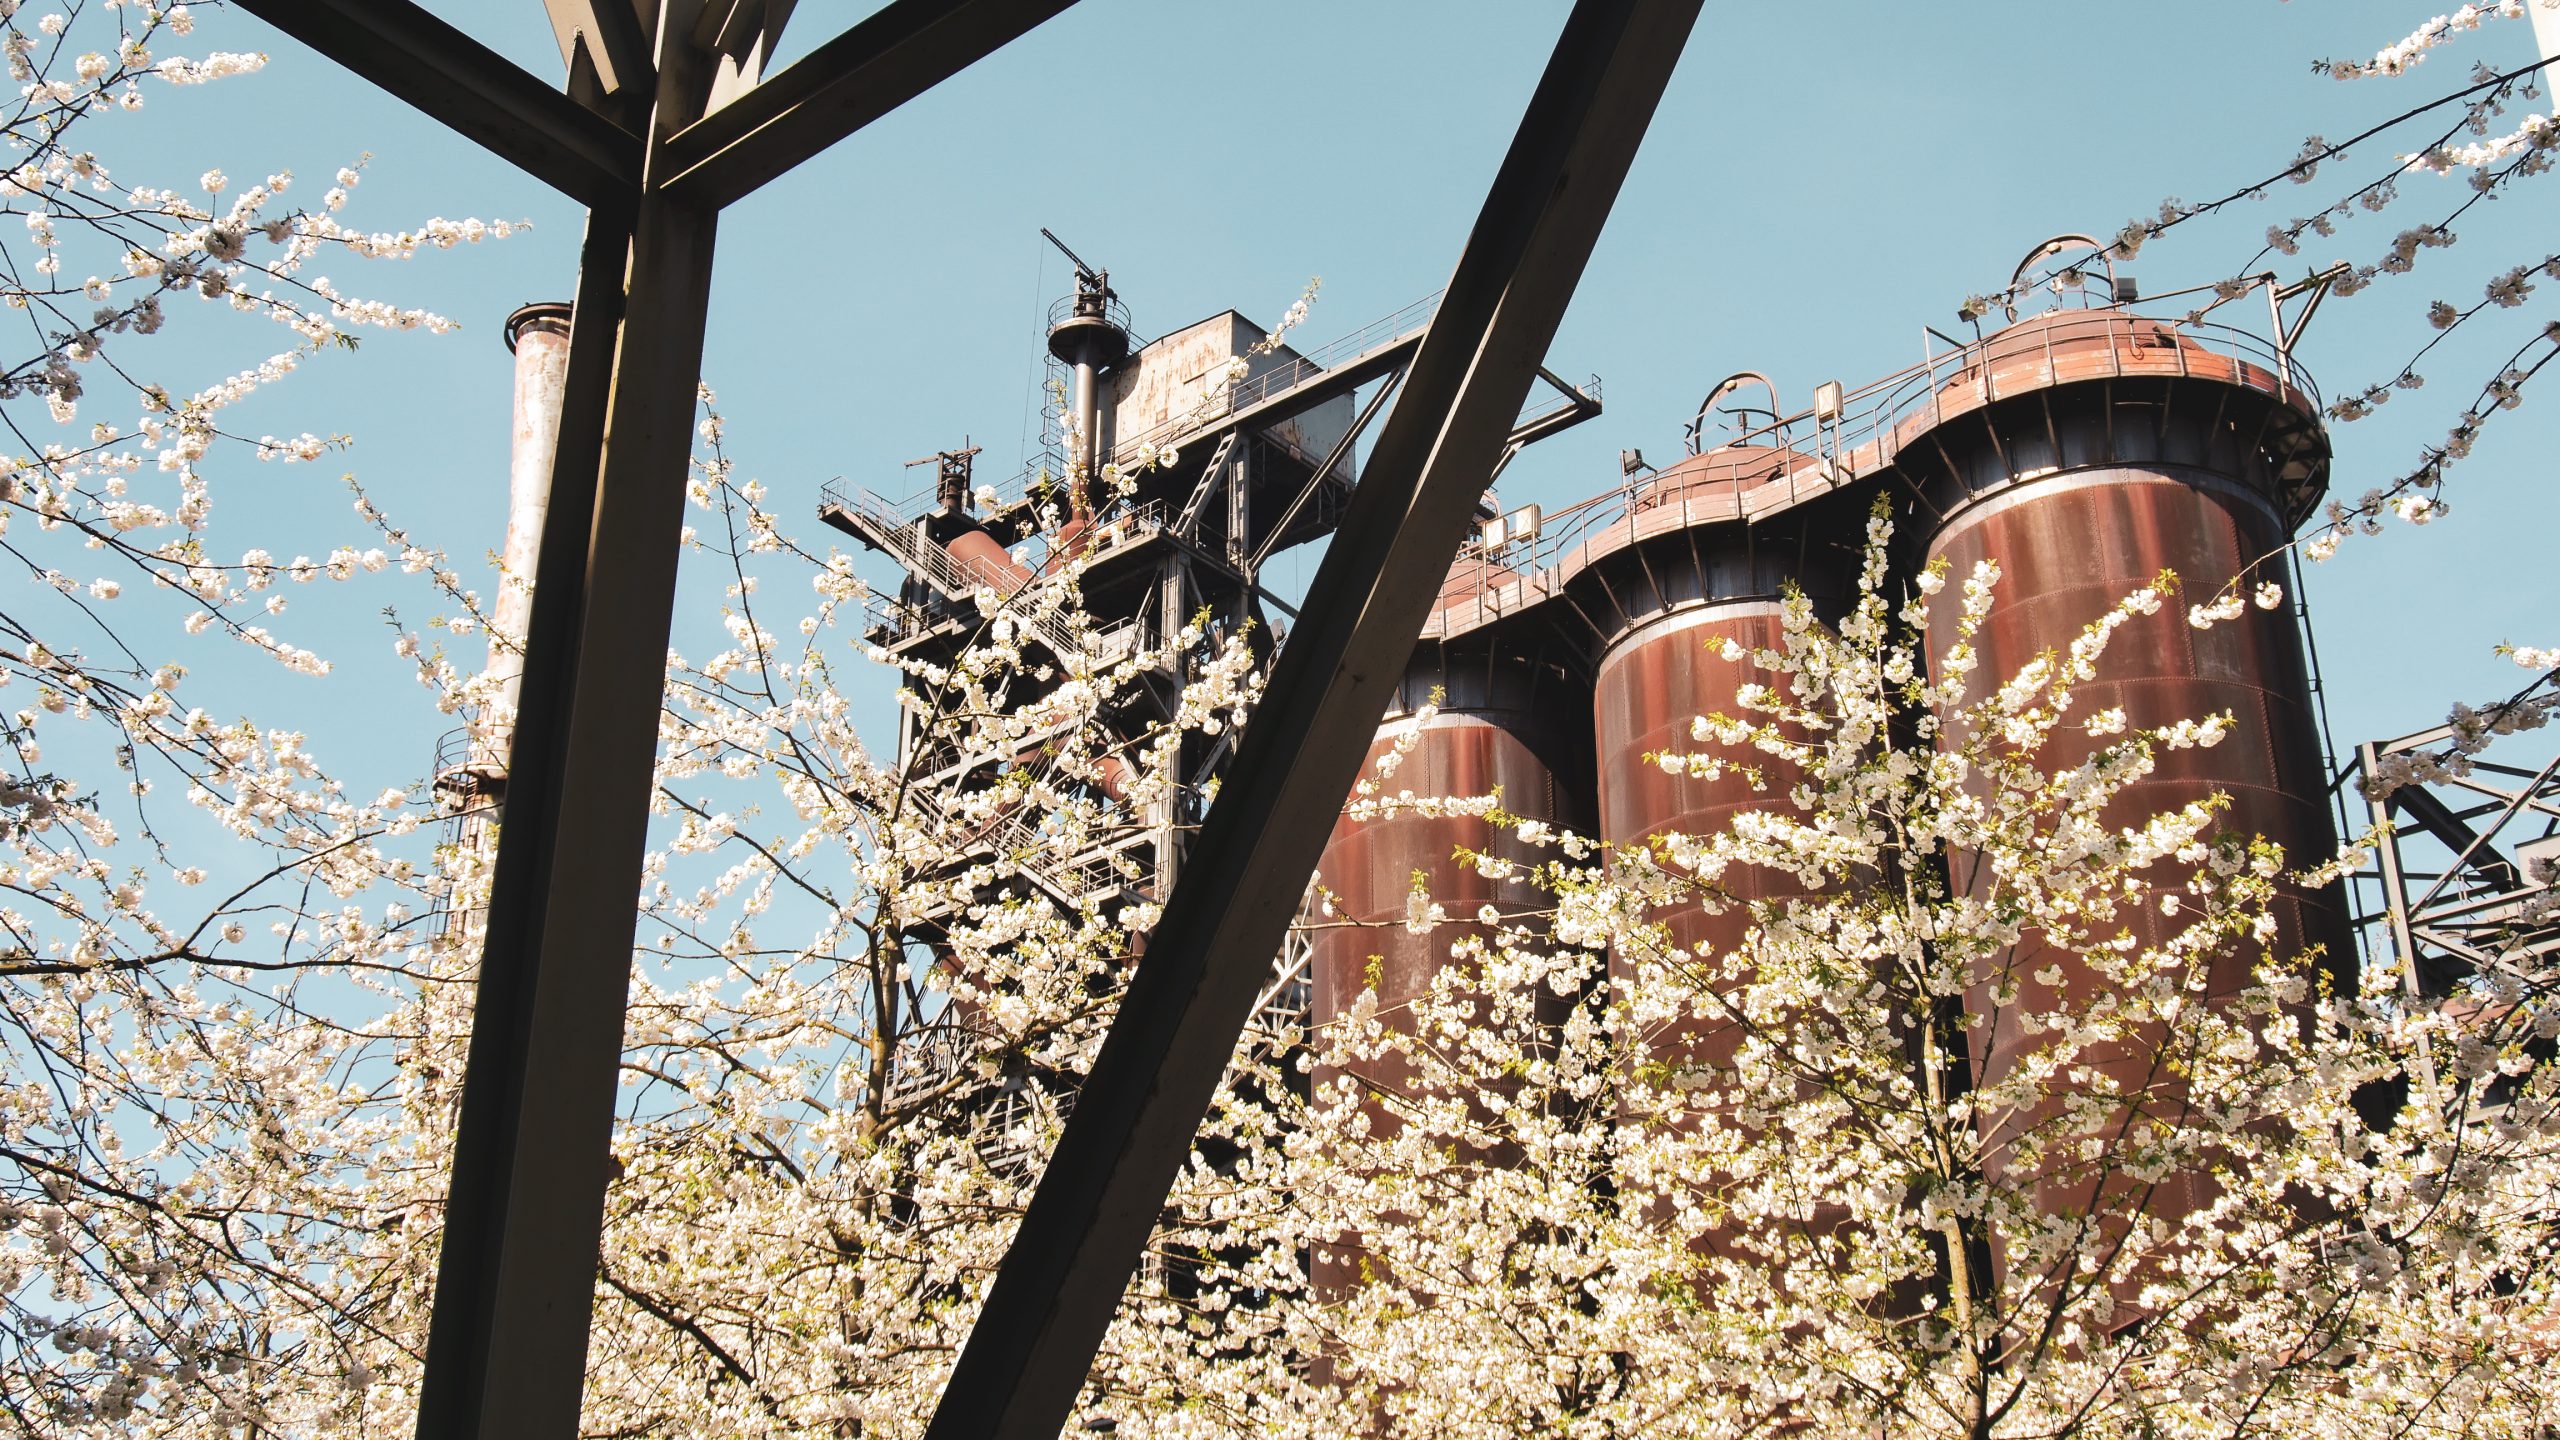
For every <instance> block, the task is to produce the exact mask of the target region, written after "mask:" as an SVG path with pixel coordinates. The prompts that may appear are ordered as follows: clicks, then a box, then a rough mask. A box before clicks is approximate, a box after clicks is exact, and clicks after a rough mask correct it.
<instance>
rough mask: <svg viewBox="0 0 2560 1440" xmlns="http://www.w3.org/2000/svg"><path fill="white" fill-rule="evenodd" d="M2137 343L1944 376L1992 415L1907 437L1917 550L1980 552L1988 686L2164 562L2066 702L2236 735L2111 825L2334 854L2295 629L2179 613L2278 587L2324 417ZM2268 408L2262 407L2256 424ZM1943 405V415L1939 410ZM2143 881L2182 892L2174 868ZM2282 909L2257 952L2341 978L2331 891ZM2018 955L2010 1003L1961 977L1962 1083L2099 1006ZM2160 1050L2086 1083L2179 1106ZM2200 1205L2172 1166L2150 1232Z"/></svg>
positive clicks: (1947, 618)
mask: <svg viewBox="0 0 2560 1440" xmlns="http://www.w3.org/2000/svg"><path fill="white" fill-rule="evenodd" d="M2127 336H2130V343H2127ZM2150 336H2158V338H2156V341H2153V338H2145V331H2140V328H2135V323H2130V320H2109V323H2107V325H2104V328H2097V325H2092V323H2086V320H2081V325H2079V328H2074V331H2061V328H2058V325H2033V323H2030V325H2017V331H2015V333H2004V336H1994V341H1992V343H1987V346H1984V359H1981V364H1979V366H1976V374H1971V377H1966V379H1961V382H1958V384H1961V387H1974V389H1979V392H1989V389H1997V392H1999V395H2004V397H2007V400H2004V402H1999V405H1974V407H1964V410H1961V413H1964V418H1961V420H1951V423H1946V428H1943V430H1938V433H1920V436H1915V446H1912V448H1923V446H1920V443H1923V441H1925V448H1930V451H1935V454H1938V456H1940V464H1938V466H1935V469H1933V471H1928V474H1920V477H1917V479H1920V484H1917V487H1915V489H1917V492H1920V505H1917V510H1920V515H1917V518H1915V520H1917V528H1920V530H1923V533H1925V556H1928V559H1943V561H1948V564H1951V569H1953V577H1956V579H1961V577H1966V574H1971V569H1974V566H1976V564H1979V561H1987V559H1989V561H1997V564H1999V571H2002V577H1999V600H1997V605H1994V610H1992V615H1989V620H1987V623H1984V628H1981V633H1979V635H1976V651H1979V664H1981V669H1979V674H1981V676H1984V682H1987V684H1989V682H1999V679H2004V676H2010V674H2015V671H2017V669H2020V666H2025V664H2028V661H2033V659H2035V656H2040V653H2048V651H2056V648H2066V646H2068V643H2071V641H2074V638H2079V635H2081V630H2084V628H2086V625H2089V623H2092V620H2097V618H2102V615H2104V612H2107V610H2109V607H2112V605H2115V602H2117V600H2120V597H2125V594H2127V592H2132V589H2138V587H2143V584H2150V582H2153V579H2158V577H2161V574H2163V571H2176V577H2179V582H2181V587H2184V597H2171V602H2168V605H2163V607H2161V612H2158V615H2148V618H2135V620H2132V623H2127V625H2125V628H2120V630H2117V633H2115V641H2112V643H2109V648H2107V656H2104V661H2102V666H2099V679H2097V682H2092V684H2079V687H2074V705H2076V710H2079V712H2099V710H2109V707H2122V710H2125V715H2127V723H2130V725H2168V723H2176V720H2202V717H2207V715H2230V717H2232V733H2230V735H2227V738H2225V740H2222V743H2220V746H2214V748H2196V751H2163V753H2161V756H2158V769H2156V771H2153V774H2150V776H2148V779H2143V781H2138V784H2132V787H2127V789H2125V792H2122V794H2120V797H2117V802H2115V807H2112V820H2117V822H2140V820H2145V817H2150V815H2158V812H2166V810H2173V807H2179V805H2186V802H2194V799H2202V797H2207V794H2214V792H2222V794H2227V797H2230V810H2225V815H2222V828H2227V830H2232V833H2240V835H2266V838H2268V840H2276V843H2281V846H2284V848H2286V856H2291V858H2294V861H2299V863H2309V861H2317V858H2319V856H2324V853H2330V848H2332V846H2335V830H2332V825H2330V812H2327V805H2324V789H2327V774H2324V771H2327V766H2324V761H2322V743H2319V730H2317V717H2314V710H2312V692H2309V679H2307V676H2309V671H2307V664H2304V653H2301V638H2299V633H2296V628H2294V620H2291V615H2289V612H2284V610H2255V607H2253V610H2248V615H2243V618H2240V620H2225V623H2220V625H2214V628H2209V630H2196V628H2194V625H2189V620H2186V600H2202V597H2209V594H2214V592H2217V589H2220V587H2225V584H2227V582H2235V579H2243V582H2245V587H2255V582H2258V579H2278V582H2281V579H2284V577H2286V571H2284V566H2281V561H2278V564H2273V569H2255V566H2258V564H2260V559H2263V556H2268V553H2273V551H2276V548H2278V546H2281V543H2284V541H2286V536H2289V518H2291V512H2294V510H2296V507H2299V497H2301V492H2304V489H2307V487H2309V489H2314V492H2317V487H2319V484H2322V482H2324V474H2327V441H2324V436H2319V433H2317V418H2312V415H2307V413H2304V410H2299V405H2304V400H2301V395H2299V392H2294V389H2291V387H2281V384H2273V377H2268V374H2263V372H2260V374H2240V372H2243V369H2245V366H2240V364H2237V361H2227V359H2222V356H2199V354H2189V351H2186V348H2184V346H2179V343H2176V338H2173V336H2168V333H2166V331H2158V328H2153V331H2150ZM2145 346H2148V348H2150V351H2153V354H2158V356H2163V359H2161V361H2158V366H2161V369H2163V372H2168V366H2176V369H2173V372H2168V374H2171V377H2168V379H2161V382H2156V384H2148V387H2135V384H2127V382H2125V379H2120V377H2117V374H2115V372H2120V369H2122V366H2120V364H2117V361H2120V356H2122V354H2127V351H2130V354H2143V348H2145ZM2089 356H2109V359H2107V361H2104V364H2107V369H2102V372H2099V377H2104V384H2076V379H2081V377H2079V374H2076V372H2079V369H2081V366H2084V364H2089ZM2209 361H2220V364H2209ZM2035 389H2043V395H2035ZM2028 395H2033V400H2028ZM2263 397H2273V400H2278V405H2276V407H2273V410H2268V407H2266V405H2263ZM1953 413H1958V407H1943V410H1940V415H1953ZM2278 418H2284V420H2286V425H2289V428H2291V430H2294V436H2307V438H2294V441H2286V443H2276V441H2271V438H2268V436H2271V433H2276V430H2278ZM2314 441H2317V443H2314ZM1951 625H1953V607H1946V605H1943V607H1940V615H1935V618H1933V638H1930V646H1933V653H1935V651H1938V648H1943V646H1946V643H1948V633H1951ZM2099 743H2102V740H2097V738H2084V735H2076V733H2056V738H2053V740H2051V743H2048V751H2045V753H2043V756H2040V764H2043V766H2045V769H2058V766H2068V764H2076V761H2079V758H2084V756H2086V753H2089V751H2094V748H2097V746H2099ZM1956 869H1958V874H1956V884H1958V887H1971V884H1979V876H1974V874H1969V866H1966V863H1964V858H1956ZM2156 879H2163V881H2168V884H2176V879H2179V876H2173V874H2163V876H2156ZM2276 917H2278V938H2276V940H2273V945H2271V948H2273V951H2276V953H2291V951H2299V948H2304V945H2324V948H2327V956H2330V961H2332V976H2337V979H2340V981H2345V984H2353V958H2350V956H2353V951H2350V935H2348V917H2345V907H2342V899H2340V894H2337V892H2335V889H2322V892H2286V894H2284V897H2281V899H2278V904H2276ZM2179 925H2181V920H2176V917H2163V915H2161V912H2158V910H2156V907H2150V910H2145V912H2140V915H2138V917H2132V930H2135V935H2138V938H2143V940H2161V938H2166V935H2171V933H2173V930H2176V928H2179ZM2253 958H2255V953H2232V956H2222V958H2217V961H2214V966H2212V974H2209V979H2207V992H2209V999H2212V997H2230V994H2235V992H2237V989H2240V986H2243V984H2245V981H2248V969H2250V963H2253ZM2015 961H2017V963H2015V971H2017V974H2015V976H2010V979H2015V984H2017V989H2020V997H2017V1004H2012V1007H1997V1004H1994V1002H1992V984H1976V986H1974V992H1971V994H1969V1002H1966V1004H1969V1007H1971V1010H1974V1012H1976V1015H1984V1022H1981V1025H1979V1027H1971V1030H1969V1043H1971V1063H1974V1074H1976V1076H1979V1079H1984V1081H1989V1079H1997V1076H2002V1074H2007V1071H2010V1068H2012V1066H2015V1063H2017V1061H2020V1058H2022V1056H2025V1053H2030V1048H2033V1045H2038V1040H2035V1038H2030V1035H2025V1033H2022V1027H2020V1022H2017V1015H2020V1010H2043V1007H2051V1004H2056V999H2061V1002H2063V1004H2089V1002H2094V999H2099V992H2102V981H2099V979H2097V976H2092V974H2089V971H2086V969H2084V966H2081V963H2076V961H2071V958H2068V956H2051V953H2035V956H2033V958H2030V956H2028V953H2025V951H2020V953H2017V956H2015ZM2048 961H2061V966H2063V979H2061V986H2058V989H2061V997H2056V992H2053V989H2048V986H2040V984H2035V979H2033V971H2040V969H2045V963H2048ZM1984 979H1987V981H1989V976H1984ZM2153 1043H2156V1035H2143V1033H2135V1035H2127V1038H2125V1043H2122V1048H2120V1051H2112V1053H2104V1056H2099V1066H2097V1068H2102V1071H2104V1074H2107V1076H2109V1079H2112V1081H2117V1084H2122V1086H2125V1089H2127V1092H2132V1094H2145V1097H2148V1104H2153V1107H2173V1104H2179V1099H2181V1097H2179V1094H2176V1089H2173V1081H2168V1079H2163V1074H2161V1071H2158V1068H2156V1056H2153ZM2048 1115H2051V1107H2045V1109H2035V1112H2030V1115H2022V1117H2017V1122H2015V1125H2033V1122H2038V1120H2045V1117H2048ZM2007 1133H2010V1135H2015V1130H2007ZM1999 1140H2002V1135H1994V1163H1999V1161H1997V1156H1999V1148H1997V1143H1999ZM2117 1184H2125V1181H2117ZM2040 1199H2043V1202H2045V1204H2051V1207H2056V1209H2071V1212H2084V1209H2089V1207H2092V1194H2089V1181H2086V1179H2076V1176H2066V1174H2058V1171H2056V1174H2053V1176H2051V1179H2045V1181H2040ZM2209 1199H2212V1184H2209V1179H2204V1176H2199V1174H2186V1176H2171V1179H2166V1181H2163V1184H2161V1186H2158V1189H2153V1191H2150V1197H2148V1199H2145V1202H2143V1204H2145V1209H2148V1212H2150V1215H2153V1217H2158V1220H2168V1222H2176V1220H2179V1217H2184V1215H2189V1212H2194V1209H2196V1207H2202V1204H2207V1202H2209Z"/></svg>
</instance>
